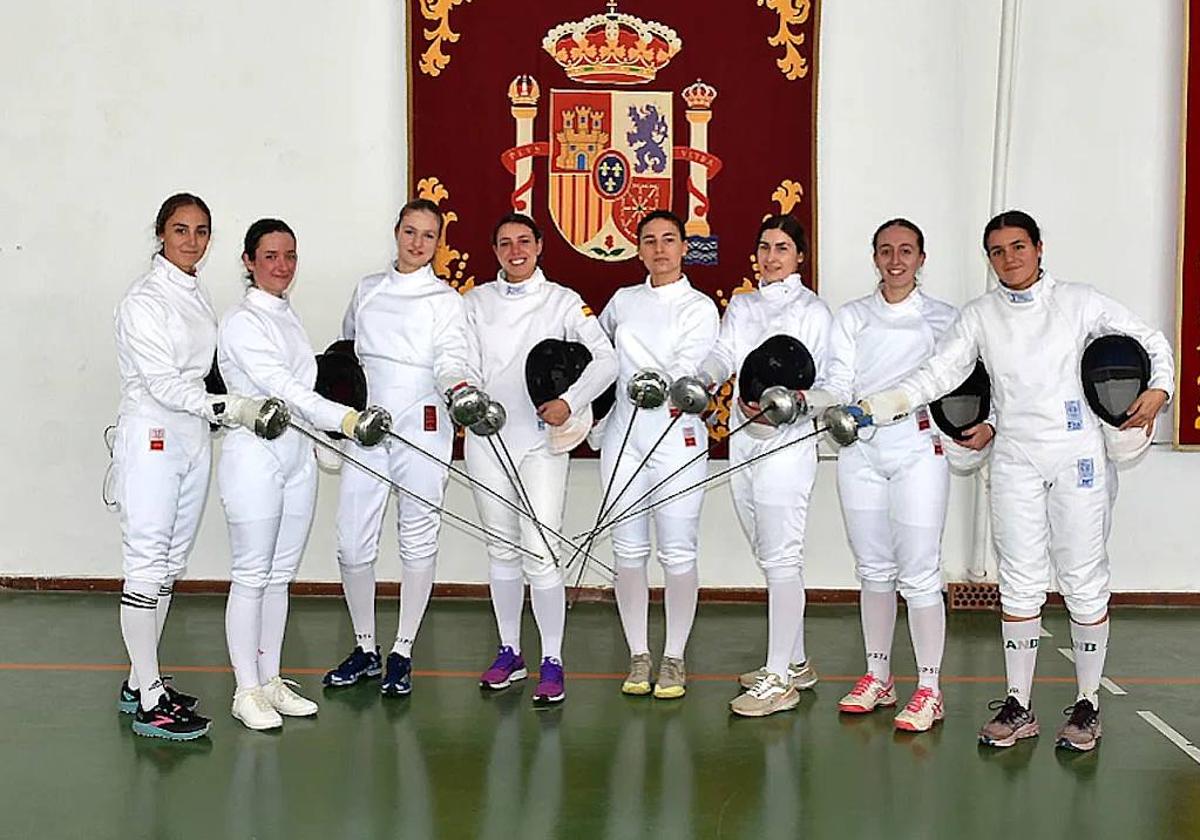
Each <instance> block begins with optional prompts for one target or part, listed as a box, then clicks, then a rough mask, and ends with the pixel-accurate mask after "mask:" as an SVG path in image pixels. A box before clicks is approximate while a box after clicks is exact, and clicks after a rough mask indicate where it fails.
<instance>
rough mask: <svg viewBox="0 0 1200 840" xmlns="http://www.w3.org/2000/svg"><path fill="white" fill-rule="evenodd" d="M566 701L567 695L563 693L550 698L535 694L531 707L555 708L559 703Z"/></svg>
mask: <svg viewBox="0 0 1200 840" xmlns="http://www.w3.org/2000/svg"><path fill="white" fill-rule="evenodd" d="M566 699H567V693H566V692H565V691H564V692H563V693H562V694H555V695H552V696H546V695H540V694H535V695H534V696H533V705H534V706H536V707H538V708H545V707H547V706H557V705H558V704H559V703H561V702H562V701H564V700H566Z"/></svg>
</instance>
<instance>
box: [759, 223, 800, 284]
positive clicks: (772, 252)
mask: <svg viewBox="0 0 1200 840" xmlns="http://www.w3.org/2000/svg"><path fill="white" fill-rule="evenodd" d="M754 257H755V260H756V261H757V263H758V272H759V274H760V275H761V276H762V280H763V282H764V283H774V282H775V281H777V280H783V279H784V278H785V277H790V276H791V275H793V274H796V273H797V272H799V271H800V263H802V262H804V254H802V253H800V252H799V251H798V250H796V242H795V240H793V239H792V237H790V236H788V235H787V234H786V233H784V232H783V231H782V230H779V229H774V230H764V231H763V233H762V236H760V237H759V239H758V249H757V250H756V251H755V254H754Z"/></svg>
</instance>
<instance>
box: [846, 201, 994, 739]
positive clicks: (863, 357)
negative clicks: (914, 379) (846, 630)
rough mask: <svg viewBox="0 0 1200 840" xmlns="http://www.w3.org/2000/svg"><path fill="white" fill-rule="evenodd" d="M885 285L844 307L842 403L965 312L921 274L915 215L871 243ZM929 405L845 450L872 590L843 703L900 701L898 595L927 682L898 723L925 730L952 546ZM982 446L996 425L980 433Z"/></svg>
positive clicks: (905, 368) (920, 356)
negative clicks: (861, 667) (926, 287)
mask: <svg viewBox="0 0 1200 840" xmlns="http://www.w3.org/2000/svg"><path fill="white" fill-rule="evenodd" d="M871 248H872V253H873V258H874V262H875V270H876V271H877V272H878V275H879V282H878V284H877V285H876V288H875V291H874V292H872V293H871V294H869V295H867V296H865V297H861V298H858V299H857V300H852V301H850V302H849V303H847V304H846V305H845V306H843V307H842V308H841V309H840V310H838V313H837V316H836V317H835V319H834V326H833V332H832V333H831V335H830V339H829V375H828V377H827V380H826V385H825V387H826V389H827V390H828V391H829V392H831V394H832V395H833V397H834V398H835V399H836V400H838V401H840V402H851V401H853V400H855V399H857V398H858V397H860V396H862V395H864V394H869V393H873V392H874V391H878V390H880V389H882V388H887V387H890V386H892V385H894V384H895V383H897V382H899V381H900V380H901V379H903V378H904V377H905V376H907V375H908V374H909V373H911V372H912V371H913V370H915V369H916V368H918V367H919V366H920V365H921V363H922V362H923V361H925V360H926V359H928V358H929V356H930V355H931V354H932V353H933V349H934V346H935V345H936V343H937V340H938V339H939V338H940V337H941V336H942V334H943V333H945V331H946V330H947V328H949V326H950V324H951V323H953V322H954V319H955V318H957V317H958V310H956V309H955V308H954V307H953V306H951V305H950V304H948V303H943V302H942V301H940V300H937V299H936V298H933V297H931V296H930V295H928V294H926V293H925V292H924V291H923V290H922V289H921V288H920V286H919V284H918V282H917V274H918V272H919V271H920V269H921V267H922V266H923V265H924V264H925V236H924V234H923V233H922V232H921V230H920V228H918V227H917V226H916V225H915V224H913V223H912V222H910V221H909V220H908V219H891V220H889V221H886V222H884V223H883V224H882V225H880V226H879V228H878V229H877V230H876V231H875V235H874V236H873V237H872V239H871ZM937 432H938V430H937V428H936V427H935V426H934V425H933V423H932V420H931V417H930V414H929V410H928V409H927V408H926V407H924V406H922V407H921V408H919V409H918V410H917V411H916V412H914V413H913V414H912V415H910V416H909V417H908V419H907V420H905V421H904V422H903V423H898V424H896V425H894V426H888V427H886V428H880V429H878V430H876V431H875V433H874V436H873V437H869V438H865V439H862V440H860V441H859V442H858V443H857V444H856V445H854V446H850V447H847V448H845V449H843V450H841V452H840V453H839V454H838V464H837V478H838V495H839V496H840V498H841V503H842V515H843V517H844V518H845V522H846V533H847V535H848V536H849V539H850V547H851V549H853V551H854V559H855V567H856V569H855V570H856V572H857V574H858V579H859V582H860V585H861V587H862V592H861V597H860V609H861V612H862V629H863V643H864V646H865V648H866V659H867V672H866V674H864V675H863V677H862V678H861V679H859V680H858V682H857V683H855V685H854V687H853V688H852V689H851V690H850V692H849V693H848V694H847V695H846V696H845V697H843V698H842V699H841V701H840V702H839V703H838V708H839V709H840V710H841V711H843V712H848V713H865V712H870V711H873V710H874V709H875V708H877V707H880V706H884V707H891V706H895V705H896V702H897V698H896V691H895V687H894V682H893V680H892V671H891V653H892V636H893V633H894V631H895V625H896V592H897V590H899V592H900V594H901V595H902V596H903V597H904V601H905V603H906V604H907V605H908V625H909V633H910V635H911V636H912V644H913V652H914V653H915V655H916V661H917V689H916V692H915V693H914V694H913V696H912V699H911V700H909V702H908V703H907V704H905V706H904V708H903V709H902V710H901V711H900V713H899V714H898V715H896V726H897V727H898V728H900V729H906V730H910V731H921V732H923V731H925V730H927V729H929V728H930V727H932V726H933V724H934V723H935V722H936V721H939V720H941V719H942V715H943V708H942V693H941V688H940V684H939V673H940V670H941V661H942V652H943V649H944V647H945V637H946V616H945V607H944V605H943V603H942V574H941V542H942V527H943V525H944V524H945V520H946V500H947V494H948V492H949V487H950V470H949V466H948V465H947V462H946V457H945V446H946V444H944V443H943V441H942V439H941V438H940V437H939V436H938V434H937ZM968 433H969V435H970V439H971V441H972V445H978V446H983V445H986V443H987V442H988V441H989V440H990V439H991V436H992V428H991V426H989V425H987V424H981V426H980V427H976V428H974V429H972V430H969V432H968Z"/></svg>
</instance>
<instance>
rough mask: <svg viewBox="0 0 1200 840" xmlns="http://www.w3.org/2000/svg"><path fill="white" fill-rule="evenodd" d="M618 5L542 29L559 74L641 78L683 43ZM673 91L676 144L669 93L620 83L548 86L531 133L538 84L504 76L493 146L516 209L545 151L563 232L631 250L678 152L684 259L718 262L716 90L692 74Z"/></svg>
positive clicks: (584, 245) (608, 253)
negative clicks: (503, 117)
mask: <svg viewBox="0 0 1200 840" xmlns="http://www.w3.org/2000/svg"><path fill="white" fill-rule="evenodd" d="M616 5H617V4H616V0H609V3H608V12H607V13H605V14H596V15H591V16H590V17H586V18H584V19H583V20H581V21H577V22H575V23H561V24H558V25H557V26H554V27H552V28H551V29H550V31H549V32H547V33H546V36H545V38H543V39H542V47H543V49H545V50H546V52H548V53H550V55H552V56H553V57H554V59H555V61H557V62H558V64H559V65H560V66H561V67H562V68H563V70H564V71H565V72H566V74H567V76H568V78H570V79H573V80H575V81H579V82H584V83H597V82H603V83H607V84H615V85H626V86H629V85H638V84H644V83H646V82H650V81H652V80H653V79H654V77H655V74H656V73H657V72H658V71H659V70H660V69H662V68H663V67H665V66H666V65H667V63H668V62H669V61H670V60H671V59H672V58H673V57H674V56H675V55H677V54H678V53H679V51H680V50H682V49H683V41H682V40H680V38H679V36H678V35H676V34H675V31H674V30H673V29H671V28H670V27H668V26H665V25H664V24H661V23H655V22H653V21H644V20H641V19H640V18H637V17H634V16H633V15H627V14H621V13H618V12H617V10H616ZM679 96H680V98H681V99H682V100H683V104H684V106H685V107H684V117H685V118H686V120H687V123H688V128H689V137H688V145H686V146H676V145H674V132H675V120H674V106H675V102H676V100H675V97H674V94H672V93H671V92H670V91H654V90H644V89H631V88H629V87H625V88H618V89H615V90H597V89H594V88H585V89H582V90H559V89H554V90H551V91H550V107H549V115H548V116H549V126H548V127H549V132H548V134H549V137H548V139H547V140H544V141H534V139H533V125H534V120H535V119H536V118H537V115H538V102H539V101H540V99H541V88H540V86H539V85H538V83H537V80H536V79H534V78H533V77H532V76H528V75H521V76H517V77H516V78H515V79H513V80H512V83H511V84H509V86H508V99H509V102H510V103H511V112H512V116H513V120H514V121H515V123H516V145H515V146H513V147H512V148H511V149H508V150H507V151H505V152H504V153H503V154H502V155H501V156H500V160H501V162H502V163H503V164H504V167H505V168H506V169H507V170H508V171H509V172H510V173H512V175H513V178H514V184H513V192H512V197H511V199H512V207H513V209H514V210H516V211H519V212H526V213H527V212H529V211H530V209H531V206H532V202H533V193H534V181H535V178H534V172H533V160H534V158H539V157H546V158H548V159H549V160H548V165H549V187H548V190H547V193H548V204H549V209H550V216H551V218H553V219H554V224H555V226H556V227H557V228H558V230H559V232H560V233H561V234H562V235H563V238H564V239H565V240H566V241H567V242H569V243H570V244H571V246H572V247H573V248H574V249H575V250H576V251H578V252H579V253H581V254H585V255H586V256H588V257H591V258H592V259H597V260H604V261H619V260H627V259H631V258H633V257H634V256H636V255H637V226H638V223H639V222H640V221H641V220H642V218H643V217H644V216H645V215H646V214H647V213H650V212H652V211H654V210H659V209H669V208H670V207H671V195H672V184H673V183H674V177H675V174H676V169H677V168H678V167H677V165H676V162H677V161H678V162H680V163H683V164H686V171H687V193H688V199H687V201H688V212H687V221H686V222H685V224H684V232H685V234H686V236H687V241H688V251H687V256H686V258H685V261H686V262H688V263H689V264H701V265H716V263H717V237H716V236H714V235H713V234H712V230H711V228H710V225H709V222H708V212H709V209H710V204H709V199H708V181H709V179H711V178H712V177H714V176H715V175H716V174H717V173H718V172H719V171H720V170H721V161H720V159H719V158H717V157H716V156H714V155H712V154H710V153H709V151H708V123H709V121H710V120H711V119H712V104H713V100H714V99H716V97H717V90H716V88H714V87H713V86H712V85H710V84H707V83H705V82H703V81H701V80H699V79H697V80H696V82H695V83H694V84H691V85H688V86H687V87H686V88H684V89H683V90H682V91H681V92H680V94H679ZM680 215H683V214H682V213H681V214H680Z"/></svg>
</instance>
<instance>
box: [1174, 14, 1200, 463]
mask: <svg viewBox="0 0 1200 840" xmlns="http://www.w3.org/2000/svg"><path fill="white" fill-rule="evenodd" d="M1187 32H1188V34H1187V41H1186V44H1185V47H1184V49H1185V61H1184V66H1185V67H1186V68H1187V69H1186V71H1185V80H1184V84H1185V87H1186V91H1187V92H1186V95H1185V96H1184V102H1183V130H1184V137H1185V142H1184V144H1183V148H1184V151H1183V160H1182V162H1181V163H1182V168H1183V172H1182V173H1181V183H1182V192H1183V194H1182V197H1181V207H1180V213H1181V215H1182V218H1181V221H1180V244H1179V265H1180V270H1179V296H1178V303H1177V315H1176V317H1177V318H1178V319H1179V321H1178V337H1177V341H1176V345H1175V349H1176V352H1177V353H1178V354H1179V381H1178V390H1177V392H1176V395H1175V444H1176V446H1180V447H1197V448H1200V0H1189V3H1188V29H1187Z"/></svg>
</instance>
